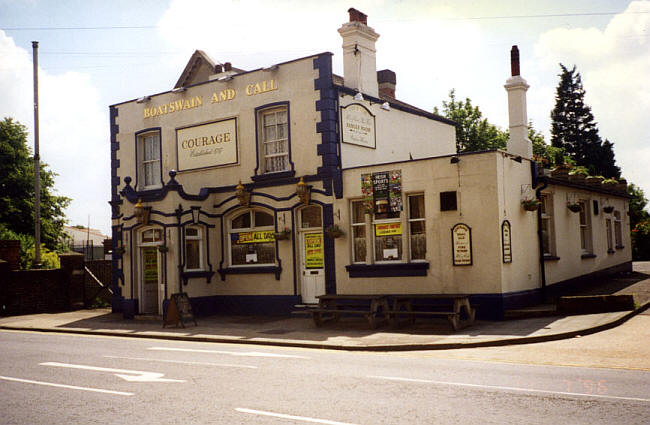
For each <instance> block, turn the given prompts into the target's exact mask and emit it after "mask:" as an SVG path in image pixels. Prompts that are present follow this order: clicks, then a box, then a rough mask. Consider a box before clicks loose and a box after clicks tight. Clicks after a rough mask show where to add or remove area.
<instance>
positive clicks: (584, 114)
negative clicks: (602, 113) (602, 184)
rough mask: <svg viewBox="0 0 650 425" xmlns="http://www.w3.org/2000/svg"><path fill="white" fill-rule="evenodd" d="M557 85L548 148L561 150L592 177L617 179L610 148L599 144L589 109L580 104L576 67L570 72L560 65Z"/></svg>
mask: <svg viewBox="0 0 650 425" xmlns="http://www.w3.org/2000/svg"><path fill="white" fill-rule="evenodd" d="M560 67H561V68H562V73H561V74H560V75H559V77H560V82H559V84H558V86H557V89H556V92H555V108H553V111H552V112H551V120H552V124H551V144H552V146H554V147H556V148H563V149H564V151H565V152H566V154H567V155H568V156H569V157H570V158H571V159H573V160H574V161H575V163H576V164H577V165H582V166H584V167H587V169H588V170H589V172H590V173H591V174H592V175H603V176H605V177H608V178H619V177H620V176H621V169H620V168H619V167H617V166H616V160H615V158H614V149H613V148H614V145H613V144H612V143H611V142H610V141H609V140H605V142H603V141H602V139H601V138H600V136H599V135H598V127H597V125H596V122H595V121H594V115H593V114H592V113H591V108H590V107H589V106H587V105H586V104H585V102H584V96H585V90H584V88H583V86H582V77H581V76H580V73H579V72H577V71H576V67H575V66H574V67H573V69H571V70H570V71H569V70H568V69H567V68H566V67H565V66H564V65H562V64H560Z"/></svg>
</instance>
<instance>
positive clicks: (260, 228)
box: [226, 208, 278, 268]
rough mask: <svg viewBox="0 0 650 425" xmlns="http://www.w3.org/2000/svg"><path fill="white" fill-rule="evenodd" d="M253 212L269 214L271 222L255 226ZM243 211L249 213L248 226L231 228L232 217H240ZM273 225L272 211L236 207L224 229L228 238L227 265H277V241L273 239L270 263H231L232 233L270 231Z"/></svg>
mask: <svg viewBox="0 0 650 425" xmlns="http://www.w3.org/2000/svg"><path fill="white" fill-rule="evenodd" d="M255 212H261V213H264V214H267V215H270V216H271V217H272V219H273V223H272V224H271V225H268V226H256V223H255ZM244 213H248V214H249V215H250V217H249V218H250V226H249V227H241V228H239V227H238V228H236V229H233V227H232V222H233V220H234V219H236V218H238V217H241V216H242V215H243V214H244ZM275 225H276V217H275V214H274V213H273V212H269V211H267V210H265V209H263V208H245V209H238V210H237V211H235V212H233V213H232V214H230V215H229V217H228V219H227V220H226V229H227V234H226V237H227V239H228V241H227V246H228V267H231V268H242V267H269V266H277V265H278V246H277V241H276V240H275V239H274V240H273V251H274V253H273V258H274V261H273V262H272V263H245V264H233V259H232V248H233V240H232V234H233V233H243V232H262V231H272V232H275Z"/></svg>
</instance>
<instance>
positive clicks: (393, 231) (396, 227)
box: [375, 223, 402, 236]
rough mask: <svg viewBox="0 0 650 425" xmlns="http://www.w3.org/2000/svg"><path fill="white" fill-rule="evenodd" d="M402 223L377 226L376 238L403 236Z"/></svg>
mask: <svg viewBox="0 0 650 425" xmlns="http://www.w3.org/2000/svg"><path fill="white" fill-rule="evenodd" d="M401 234H402V223H382V224H375V236H390V235H401Z"/></svg>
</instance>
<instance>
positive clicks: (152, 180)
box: [137, 131, 162, 189]
mask: <svg viewBox="0 0 650 425" xmlns="http://www.w3.org/2000/svg"><path fill="white" fill-rule="evenodd" d="M137 149H138V158H139V161H138V173H139V175H140V179H139V181H138V185H139V186H140V189H151V188H155V187H159V186H160V185H161V184H162V177H161V168H160V133H159V132H158V131H155V132H150V133H144V134H141V135H139V136H138V147H137Z"/></svg>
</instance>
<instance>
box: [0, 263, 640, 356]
mask: <svg viewBox="0 0 650 425" xmlns="http://www.w3.org/2000/svg"><path fill="white" fill-rule="evenodd" d="M624 294H633V295H634V300H635V305H636V308H635V310H632V311H619V312H610V313H599V314H585V315H572V316H559V315H557V314H555V313H554V311H553V306H549V305H546V306H536V307H534V308H531V309H530V315H529V316H531V317H527V316H526V314H525V312H526V311H525V310H520V311H519V312H518V314H517V315H516V317H518V319H515V320H503V321H476V322H475V323H474V324H473V325H472V326H471V327H468V328H465V329H463V330H461V331H458V332H454V331H452V330H451V327H450V326H449V324H448V322H447V321H446V320H440V319H434V320H431V319H422V320H417V321H416V323H415V324H413V325H409V326H405V327H401V328H394V327H391V326H383V327H380V328H378V329H370V328H369V326H368V323H367V322H366V321H365V319H363V318H360V317H350V318H347V317H344V318H342V319H341V320H340V321H338V322H336V323H328V324H325V325H324V326H322V327H316V326H315V325H314V323H313V321H312V320H311V318H309V317H302V316H298V317H273V316H210V317H198V318H197V326H194V324H193V323H192V324H188V325H186V327H185V328H182V327H180V328H170V327H167V328H163V326H162V319H161V318H160V317H155V316H154V317H139V316H136V317H137V318H136V319H124V318H123V315H122V314H121V313H111V311H110V309H94V310H77V311H71V312H64V313H46V314H33V315H24V316H11V317H0V329H5V330H20V331H24V330H27V331H40V332H59V333H75V334H86V335H105V336H115V337H132V338H152V339H153V338H155V339H167V340H177V341H198V342H220V343H239V344H257V345H273V346H285V347H304V348H320V349H333V350H348V351H410V350H443V349H458V348H472V347H490V346H504V345H515V344H528V343H534V342H544V341H553V340H559V339H567V338H574V337H578V336H584V335H589V334H593V333H596V332H600V331H604V330H607V329H611V328H614V327H616V326H618V325H620V324H622V323H624V322H625V321H627V320H628V319H630V318H631V317H633V316H635V315H637V314H639V313H641V312H643V311H645V310H646V309H648V308H649V307H650V262H635V263H634V271H633V272H632V273H624V274H617V275H615V276H613V277H611V278H608V279H603V280H601V281H598V282H595V283H593V284H591V285H589V287H587V288H582V289H580V290H576V291H574V292H572V293H570V294H567V295H624ZM540 311H545V312H546V314H545V315H542V317H538V316H540ZM533 316H534V317H533Z"/></svg>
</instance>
